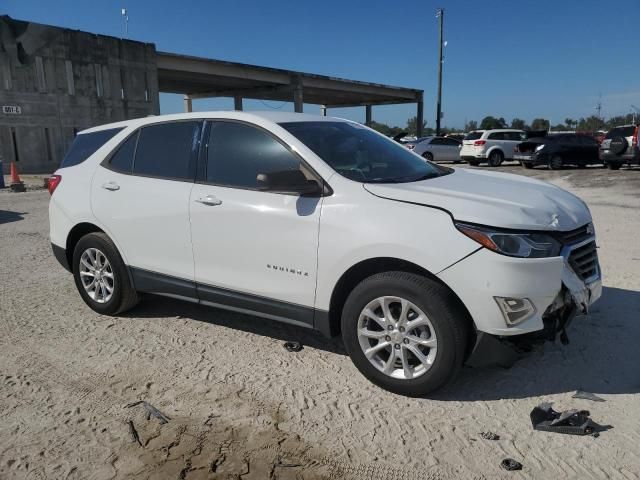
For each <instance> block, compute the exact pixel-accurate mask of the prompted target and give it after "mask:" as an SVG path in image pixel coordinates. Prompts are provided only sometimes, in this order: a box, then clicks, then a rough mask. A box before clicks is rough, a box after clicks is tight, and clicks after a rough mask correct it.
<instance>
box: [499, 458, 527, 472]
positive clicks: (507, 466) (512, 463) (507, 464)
mask: <svg viewBox="0 0 640 480" xmlns="http://www.w3.org/2000/svg"><path fill="white" fill-rule="evenodd" d="M500 468H501V469H503V470H508V471H510V472H511V471H515V470H522V464H521V463H520V462H518V461H516V460H514V459H513V458H505V459H504V460H502V462H500Z"/></svg>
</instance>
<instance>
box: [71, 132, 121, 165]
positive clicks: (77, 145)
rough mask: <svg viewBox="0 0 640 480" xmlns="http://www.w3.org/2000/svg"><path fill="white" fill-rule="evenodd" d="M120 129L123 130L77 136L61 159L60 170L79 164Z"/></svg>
mask: <svg viewBox="0 0 640 480" xmlns="http://www.w3.org/2000/svg"><path fill="white" fill-rule="evenodd" d="M122 129H123V128H110V129H109V130H100V131H98V132H92V133H80V134H78V135H77V136H76V139H75V140H74V141H73V143H72V144H71V148H70V149H69V151H68V152H67V154H66V155H65V157H64V158H63V159H62V163H61V164H60V168H66V167H73V166H74V165H79V164H81V163H82V162H84V161H85V160H86V159H87V158H89V157H90V156H91V155H93V154H94V153H96V152H97V151H98V149H99V148H100V147H102V146H103V145H104V144H105V143H107V142H108V141H109V140H111V139H112V138H113V137H114V136H115V135H116V134H117V133H118V132H120V131H121V130H122Z"/></svg>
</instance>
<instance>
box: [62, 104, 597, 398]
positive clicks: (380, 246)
mask: <svg viewBox="0 0 640 480" xmlns="http://www.w3.org/2000/svg"><path fill="white" fill-rule="evenodd" d="M49 190H50V193H51V194H52V196H51V202H50V208H49V216H50V234H51V243H52V247H53V253H54V255H55V256H56V258H57V259H58V260H59V261H60V263H61V264H62V265H63V266H65V267H66V268H67V269H69V270H70V271H71V272H73V276H74V278H75V284H76V286H77V289H78V292H79V293H80V295H81V297H82V299H83V300H84V301H85V303H86V304H87V305H88V306H89V307H90V308H92V309H93V310H95V311H96V312H99V313H101V314H105V315H117V314H119V313H120V312H123V311H125V310H127V309H130V308H132V307H133V306H134V305H135V304H136V302H137V301H138V298H139V295H140V294H141V293H143V292H148V293H153V294H158V295H166V296H169V297H172V298H176V299H184V300H188V301H191V302H196V303H201V304H204V305H213V306H216V307H221V308H227V309H230V310H234V311H239V312H245V313H250V314H253V315H256V316H259V317H264V318H267V319H275V320H279V321H283V322H287V323H290V324H293V325H296V326H298V327H304V328H310V329H315V330H318V331H320V332H323V333H324V334H326V335H328V336H333V335H337V334H339V333H341V335H342V339H343V342H344V345H345V347H346V349H347V351H348V353H349V355H350V356H351V358H352V359H353V362H354V363H355V365H356V366H357V368H358V369H359V370H360V371H361V372H362V373H363V374H364V375H365V376H366V377H367V378H369V379H370V380H371V381H373V382H375V383H376V384H378V385H380V386H382V387H383V388H386V389H388V390H391V391H394V392H397V393H401V394H405V395H422V394H425V393H427V392H430V391H433V390H435V389H437V388H439V387H441V386H442V385H444V384H445V383H446V382H447V381H449V380H450V379H451V378H453V377H454V375H455V374H456V372H457V371H458V370H459V369H460V367H461V366H462V364H463V362H465V361H467V360H468V361H469V362H471V361H472V360H473V362H474V364H476V365H478V364H481V363H482V361H483V358H484V359H485V360H486V359H487V358H488V357H487V355H488V356H489V357H493V358H494V359H498V358H505V356H509V355H512V353H513V352H512V351H511V350H509V348H508V347H507V343H508V342H506V340H507V339H518V338H526V337H528V336H532V335H533V336H536V337H540V336H542V337H545V338H555V336H556V334H557V333H558V332H563V331H564V328H565V327H566V325H567V324H568V322H569V321H571V319H572V318H573V316H574V315H575V314H576V312H586V311H587V308H588V306H589V305H590V304H591V303H593V302H594V301H595V300H596V299H597V298H598V297H599V296H600V293H601V282H600V269H599V265H598V257H597V253H596V244H595V236H594V231H593V226H592V224H591V215H590V213H589V210H588V209H587V207H586V205H585V204H584V202H582V201H581V200H580V199H578V198H577V197H575V196H573V195H572V194H570V193H568V192H566V191H564V190H561V189H560V188H558V187H555V186H553V185H550V184H547V183H543V182H540V181H537V180H534V179H531V178H525V177H520V176H516V175H505V174H502V175H501V174H492V173H486V172H480V171H474V170H465V169H458V170H453V169H450V168H445V167H441V166H438V165H436V164H433V163H431V162H428V161H425V160H424V159H422V158H421V157H420V156H418V155H416V154H414V153H412V152H410V151H409V150H408V149H407V148H405V147H403V146H402V145H399V144H397V143H396V142H394V141H392V140H389V139H387V138H386V137H385V136H383V135H381V134H379V133H377V132H375V131H373V130H371V129H369V128H367V127H365V126H362V125H360V124H358V123H355V122H350V121H346V120H338V119H334V118H330V117H319V116H311V115H303V114H293V113H283V112H278V113H271V112H270V113H259V114H258V113H256V114H253V113H244V112H210V113H190V114H180V115H167V116H158V117H149V118H142V119H137V120H130V121H126V122H120V123H114V124H111V125H104V126H101V127H96V128H92V129H89V130H85V131H83V132H81V133H80V134H79V135H78V136H77V137H76V140H75V141H74V143H73V145H72V147H71V150H70V151H69V153H68V154H67V156H66V157H65V159H64V161H63V163H62V165H61V167H60V169H58V170H57V171H56V173H55V174H54V175H53V176H52V177H51V179H50V183H49ZM246 321H260V320H257V319H247V320H246ZM292 335H295V330H292ZM247 354H249V355H258V354H259V353H256V352H247Z"/></svg>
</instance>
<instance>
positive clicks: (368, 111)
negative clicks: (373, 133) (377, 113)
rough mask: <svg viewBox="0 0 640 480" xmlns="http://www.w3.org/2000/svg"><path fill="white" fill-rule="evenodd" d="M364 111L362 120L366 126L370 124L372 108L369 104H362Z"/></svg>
mask: <svg viewBox="0 0 640 480" xmlns="http://www.w3.org/2000/svg"><path fill="white" fill-rule="evenodd" d="M364 112H365V115H364V118H365V120H364V124H365V125H366V126H367V127H369V126H371V117H372V108H371V105H365V106H364Z"/></svg>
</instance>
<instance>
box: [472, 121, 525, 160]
mask: <svg viewBox="0 0 640 480" xmlns="http://www.w3.org/2000/svg"><path fill="white" fill-rule="evenodd" d="M525 138H526V136H525V133H524V132H523V131H522V130H513V129H507V128H505V129H496V130H474V131H473V132H469V133H468V134H467V135H466V136H465V137H464V140H462V148H461V149H460V157H461V158H462V160H466V161H467V162H468V163H469V165H474V166H477V165H480V163H481V162H484V161H486V162H487V163H488V164H489V166H490V167H498V166H500V165H501V164H502V162H504V161H505V160H513V155H514V149H515V147H516V145H518V144H519V143H520V142H523V141H524V140H525Z"/></svg>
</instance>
